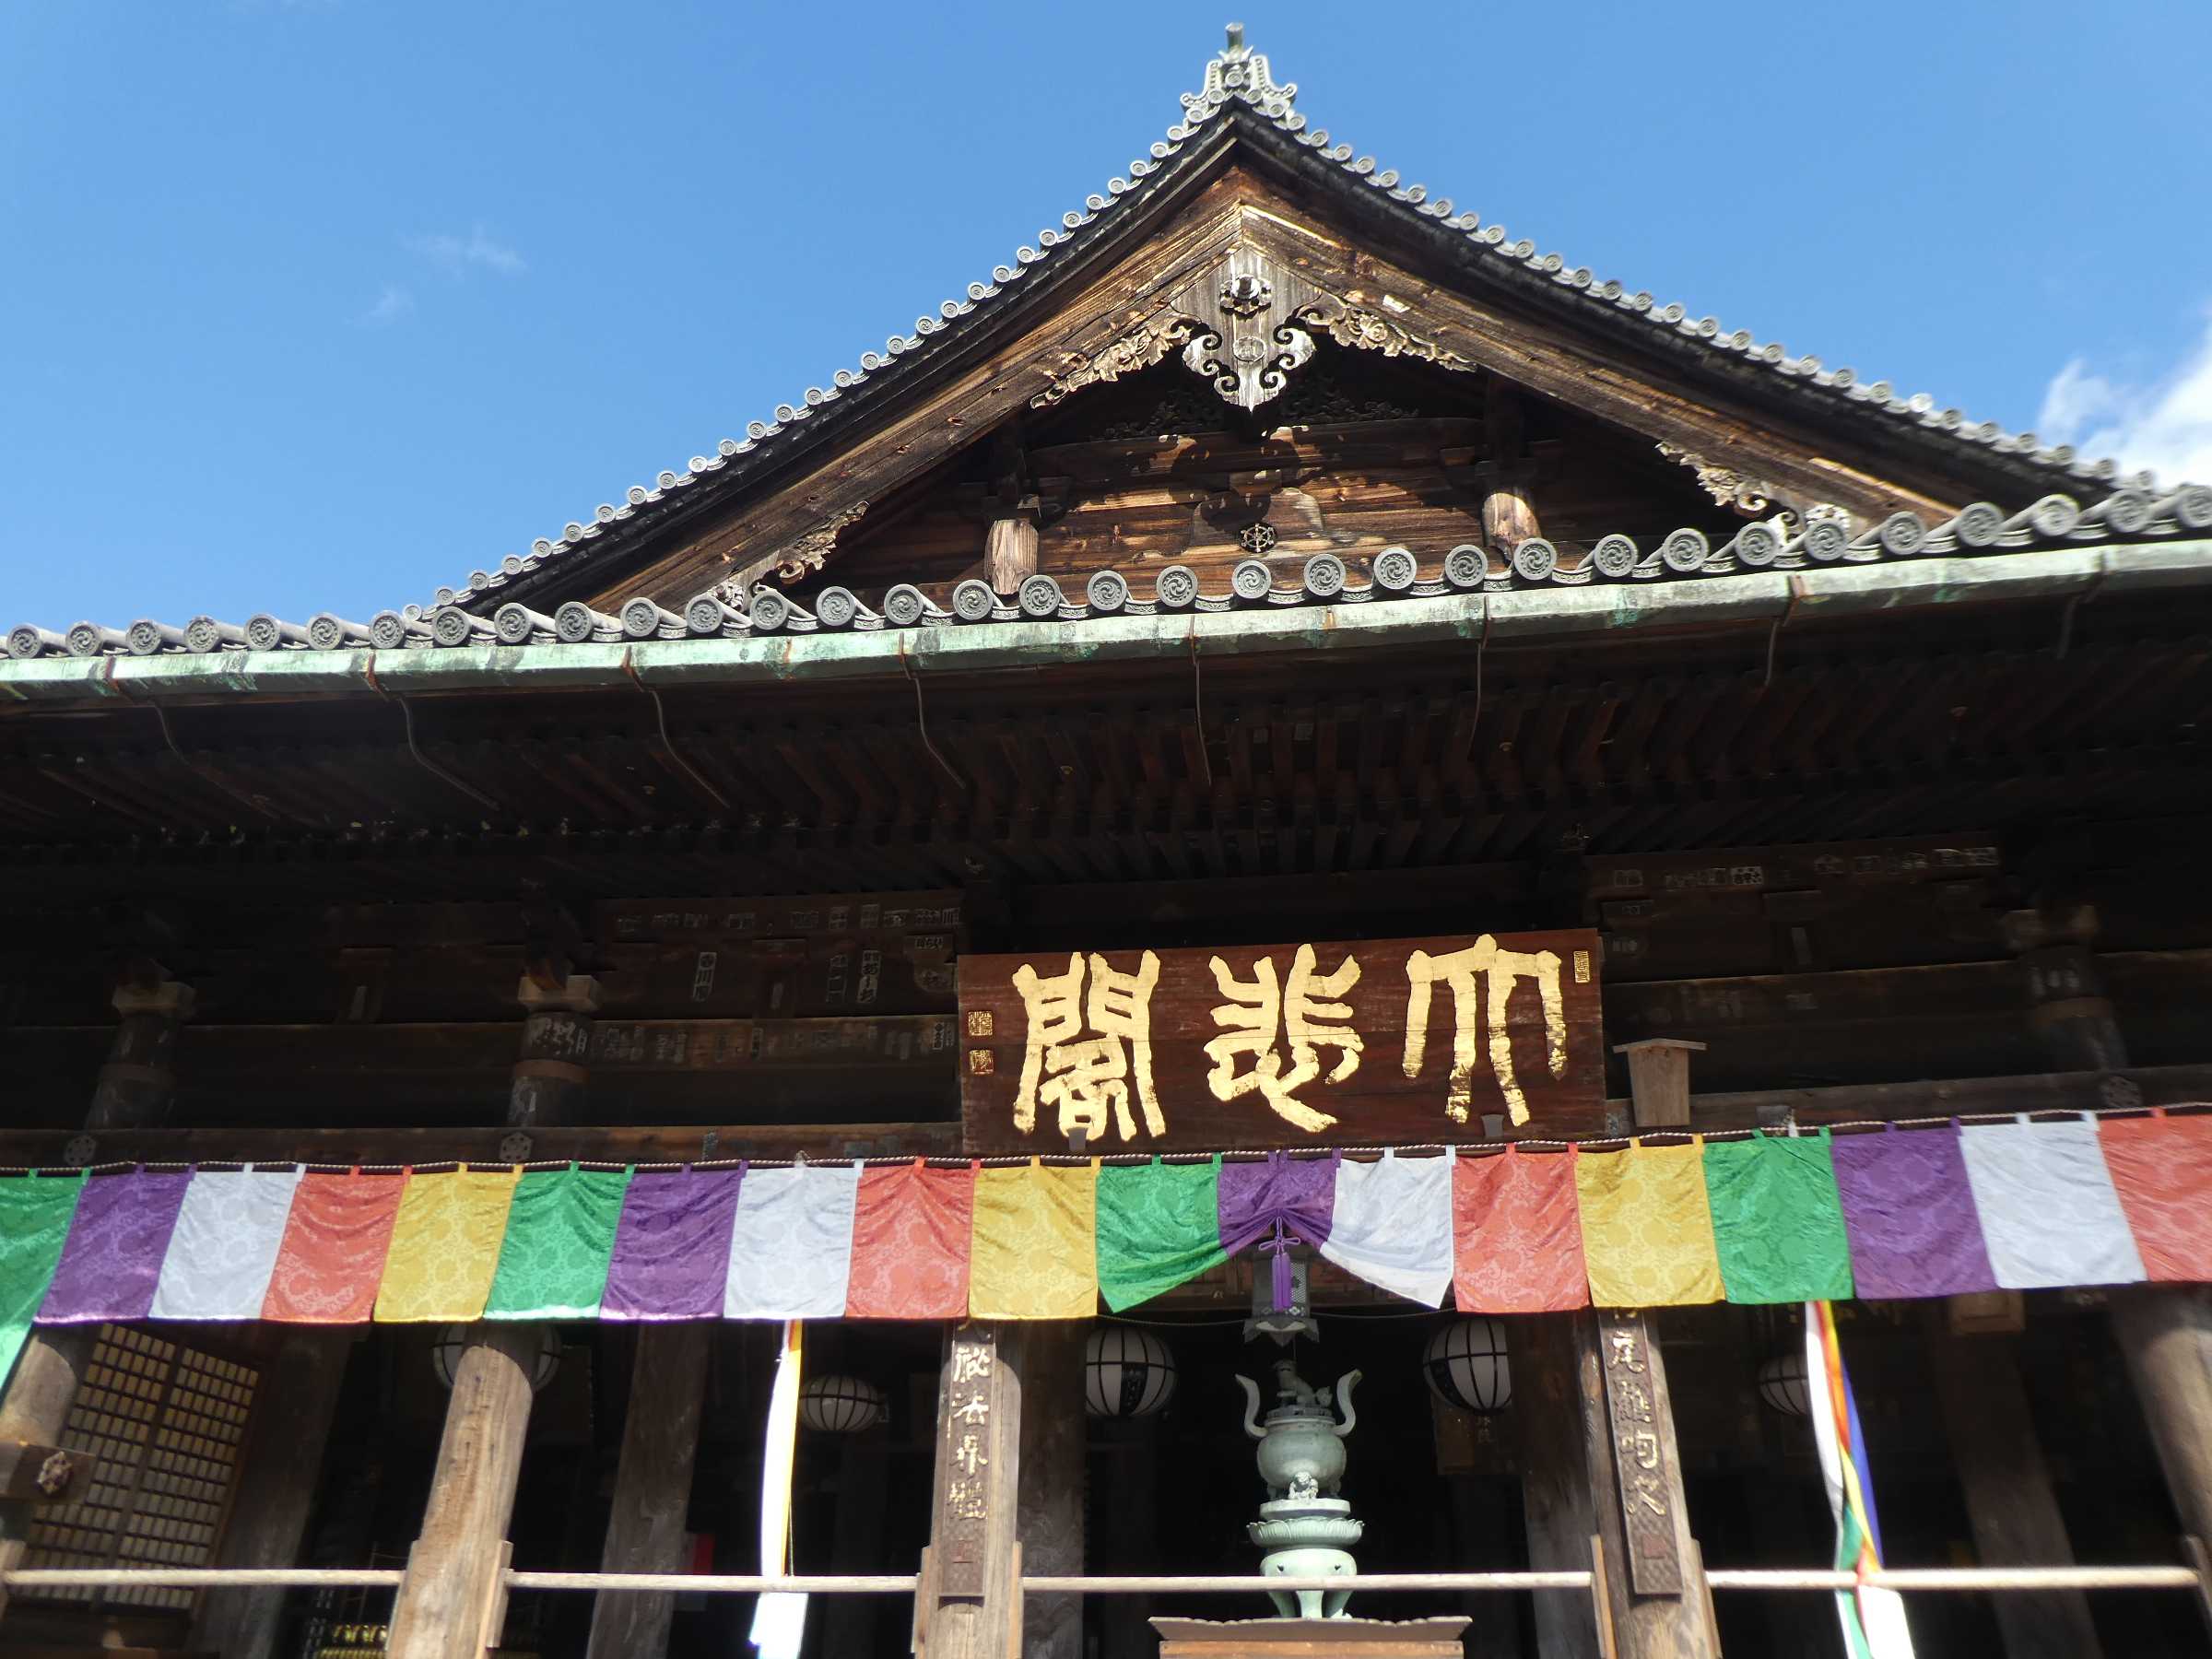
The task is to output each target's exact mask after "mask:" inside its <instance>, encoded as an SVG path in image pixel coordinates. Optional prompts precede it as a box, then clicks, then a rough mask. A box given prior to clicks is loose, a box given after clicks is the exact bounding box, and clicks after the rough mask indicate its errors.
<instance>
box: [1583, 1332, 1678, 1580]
mask: <svg viewBox="0 0 2212 1659" xmlns="http://www.w3.org/2000/svg"><path fill="white" fill-rule="evenodd" d="M1597 1356H1598V1368H1599V1371H1601V1373H1602V1374H1603V1376H1604V1378H1605V1385H1606V1420H1607V1421H1608V1422H1609V1423H1610V1424H1611V1425H1612V1429H1613V1467H1614V1474H1615V1477H1616V1478H1617V1479H1618V1483H1619V1487H1620V1520H1621V1532H1622V1542H1623V1543H1624V1544H1625V1546H1626V1547H1627V1550H1628V1557H1629V1586H1630V1589H1632V1590H1633V1591H1635V1593H1636V1594H1638V1595H1679V1594H1682V1551H1681V1547H1680V1545H1679V1542H1678V1539H1677V1529H1676V1524H1675V1521H1676V1517H1675V1512H1674V1498H1673V1494H1674V1493H1675V1492H1676V1491H1677V1489H1678V1487H1679V1483H1678V1482H1677V1480H1676V1479H1675V1478H1674V1476H1673V1472H1672V1471H1671V1470H1670V1469H1669V1468H1668V1467H1667V1458H1668V1456H1669V1454H1670V1453H1671V1451H1672V1448H1673V1445H1674V1438H1675V1437H1674V1432H1673V1427H1672V1425H1671V1424H1669V1423H1667V1422H1666V1421H1665V1417H1664V1414H1663V1413H1662V1411H1661V1409H1660V1402H1659V1395H1658V1390H1657V1388H1656V1386H1655V1385H1654V1383H1653V1375H1652V1370H1653V1361H1652V1354H1651V1334H1650V1332H1649V1331H1648V1330H1647V1329H1646V1328H1645V1326H1644V1323H1643V1319H1642V1316H1641V1315H1640V1314H1636V1313H1621V1312H1603V1311H1601V1312H1599V1313H1598V1315H1597Z"/></svg>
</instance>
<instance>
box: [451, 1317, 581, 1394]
mask: <svg viewBox="0 0 2212 1659" xmlns="http://www.w3.org/2000/svg"><path fill="white" fill-rule="evenodd" d="M468 1332H469V1327H468V1326H467V1325H457V1324H454V1325H447V1326H446V1327H445V1329H444V1330H442V1331H441V1332H439V1333H438V1340H437V1341H436V1342H434V1343H432V1344H431V1345H430V1369H431V1370H432V1371H436V1372H437V1373H438V1381H439V1382H441V1383H443V1384H444V1385H445V1386H446V1387H447V1388H451V1387H453V1368H454V1367H455V1366H457V1365H459V1364H460V1363H461V1350H462V1349H463V1348H465V1347H467V1346H468ZM559 1369H560V1333H559V1331H556V1330H555V1329H554V1328H553V1327H552V1326H551V1325H541V1326H539V1327H538V1335H537V1353H536V1355H535V1357H534V1358H533V1359H532V1360H531V1364H530V1392H531V1393H532V1394H539V1393H542V1392H543V1391H544V1389H545V1386H546V1384H547V1383H548V1382H552V1381H553V1373H554V1372H555V1371H559Z"/></svg>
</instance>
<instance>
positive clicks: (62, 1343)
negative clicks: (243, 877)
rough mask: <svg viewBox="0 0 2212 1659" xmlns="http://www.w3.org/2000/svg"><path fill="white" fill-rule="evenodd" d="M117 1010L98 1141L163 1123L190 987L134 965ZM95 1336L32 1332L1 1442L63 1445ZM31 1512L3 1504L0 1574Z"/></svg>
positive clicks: (16, 1557) (23, 1540) (2, 1402)
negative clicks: (122, 1131)
mask: <svg viewBox="0 0 2212 1659" xmlns="http://www.w3.org/2000/svg"><path fill="white" fill-rule="evenodd" d="M114 1006H115V1012H116V1013H117V1014H118V1015H119V1016H120V1017H121V1023H120V1024H119V1025H118V1026H117V1027H116V1030H115V1036H114V1039H113V1040H112V1041H111V1042H110V1044H109V1045H108V1059H107V1064H106V1065H102V1066H101V1067H100V1077H99V1081H98V1082H97V1083H95V1084H94V1085H93V1089H92V1102H91V1105H90V1106H89V1107H88V1109H87V1111H86V1113H85V1129H86V1132H87V1133H88V1134H91V1135H98V1134H100V1132H101V1131H102V1130H108V1129H143V1128H149V1127H151V1126H153V1125H155V1124H159V1123H160V1122H161V1120H162V1119H163V1118H165V1117H166V1116H168V1114H169V1105H170V1101H171V1099H172V1098H173V1097H174V1095H175V1093H176V1072H175V1060H176V1048H177V1032H178V1031H179V1030H180V1029H182V1026H183V1024H184V1021H185V1020H186V1019H188V1018H191V1015H192V1006H193V993H192V987H191V986H190V985H187V984H183V983H181V982H178V981H176V980H172V979H171V978H169V977H168V975H167V974H166V973H165V972H164V971H162V970H161V969H160V968H159V967H158V966H156V965H154V964H152V963H144V962H142V963H135V964H134V965H133V966H132V968H131V970H130V971H128V972H127V973H126V975H125V976H124V981H123V982H122V983H121V984H120V985H119V986H118V987H117V988H116V991H115V996H114ZM99 1335H100V1333H99V1327H97V1326H95V1325H57V1326H52V1327H47V1328H42V1329H38V1330H34V1331H32V1332H31V1334H30V1336H29V1340H28V1341H26V1342H25V1343H24V1345H23V1352H22V1355H21V1356H20V1358H18V1359H17V1361H16V1370H15V1374H14V1375H13V1376H12V1377H11V1378H9V1379H8V1382H7V1392H6V1395H5V1396H0V1440H5V1441H28V1442H29V1443H31V1444H34V1445H45V1446H51V1445H57V1444H59V1443H60V1441H61V1438H62V1430H64V1429H65V1428H66V1427H67V1426H68V1422H69V1407H70V1406H71V1404H72V1403H73V1402H74V1401H75V1400H76V1385H77V1380H78V1379H79V1378H80V1377H82V1376H83V1375H84V1371H85V1368H86V1367H87V1366H88V1365H89V1364H90V1363H91V1361H92V1345H93V1344H94V1342H96V1341H97V1340H98V1338H99ZM34 1512H35V1506H34V1505H32V1504H29V1503H16V1502H0V1572H5V1571H9V1570H11V1569H14V1568H17V1567H20V1566H21V1565H22V1564H23V1553H24V1551H25V1549H26V1548H28V1547H29V1541H30V1525H31V1521H32V1518H33V1514H34ZM6 1612H7V1591H6V1588H4V1587H0V1617H5V1616H6Z"/></svg>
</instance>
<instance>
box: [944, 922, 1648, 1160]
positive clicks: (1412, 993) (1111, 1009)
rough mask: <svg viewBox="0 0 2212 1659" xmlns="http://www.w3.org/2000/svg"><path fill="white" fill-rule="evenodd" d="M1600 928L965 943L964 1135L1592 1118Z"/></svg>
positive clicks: (1237, 1136)
mask: <svg viewBox="0 0 2212 1659" xmlns="http://www.w3.org/2000/svg"><path fill="white" fill-rule="evenodd" d="M1595 943H1596V939H1595V935H1594V934H1592V933H1590V932H1588V931H1586V930H1560V931H1558V932H1551V933H1538V934H1487V933H1486V934H1458V935H1449V936H1445V937H1430V938H1418V939H1359V940H1356V941H1347V942H1344V943H1339V944H1332V943H1330V942H1328V941H1326V940H1309V941H1307V942H1304V943H1300V942H1299V941H1297V940H1295V939H1293V940H1288V941H1284V942H1282V943H1278V944H1259V943H1255V944H1252V945H1248V946H1247V945H1240V946H1237V947H1231V948H1211V947H1189V946H1181V947H1163V948H1156V949H1140V948H1135V947H1131V948H1127V949H1113V950H1107V951H1100V950H1092V949H1084V950H1079V951H1064V952H1054V953H1051V954H1045V955H1041V956H1040V955H1034V954H1030V955H1007V956H983V957H969V958H965V959H962V961H961V963H960V967H959V976H960V986H959V994H960V1012H959V1021H958V1023H957V1024H956V1025H955V1026H954V1027H953V1030H954V1031H955V1032H956V1033H957V1037H958V1042H959V1047H960V1048H961V1050H962V1051H963V1052H964V1055H965V1058H963V1059H961V1060H960V1061H959V1063H958V1064H959V1072H960V1097H961V1113H962V1118H963V1122H964V1124H965V1135H966V1141H967V1145H968V1147H969V1148H970V1149H971V1150H974V1151H992V1152H1011V1151H1015V1150H1018V1149H1028V1147H1027V1146H1025V1143H1028V1144H1029V1145H1030V1146H1033V1144H1034V1142H1035V1141H1036V1140H1039V1139H1048V1140H1049V1139H1066V1140H1079V1141H1083V1142H1088V1143H1089V1144H1090V1145H1092V1146H1094V1147H1097V1146H1100V1144H1101V1143H1106V1144H1110V1145H1111V1144H1118V1145H1119V1146H1121V1147H1124V1148H1128V1147H1134V1146H1143V1145H1145V1144H1146V1143H1150V1147H1149V1149H1151V1150H1159V1151H1167V1150H1188V1149H1193V1148H1196V1147H1207V1146H1211V1147H1270V1146H1275V1147H1279V1146H1284V1145H1295V1144H1298V1143H1300V1142H1305V1141H1319V1140H1322V1139H1324V1137H1327V1136H1332V1135H1339V1136H1340V1135H1347V1134H1356V1135H1359V1137H1360V1138H1361V1139H1362V1140H1365V1141H1376V1142H1381V1141H1383V1140H1391V1139H1395V1140H1398V1141H1407V1140H1418V1139H1423V1138H1438V1137H1441V1138H1442V1139H1445V1140H1454V1139H1458V1140H1464V1139H1468V1138H1472V1137H1473V1136H1475V1135H1479V1134H1483V1133H1494V1132H1496V1130H1497V1128H1498V1127H1499V1126H1500V1123H1501V1120H1502V1121H1503V1122H1504V1123H1505V1124H1510V1126H1511V1128H1510V1130H1509V1132H1525V1126H1527V1125H1529V1124H1532V1122H1533V1121H1535V1119H1538V1118H1541V1119H1544V1120H1545V1121H1546V1122H1547V1123H1548V1124H1553V1125H1554V1126H1556V1127H1557V1128H1559V1129H1560V1130H1573V1131H1576V1132H1587V1133H1595V1132H1597V1131H1598V1130H1599V1129H1600V1128H1601V1127H1602V1126H1603V1124H1604V1122H1605V1117H1604V1109H1605V1108H1604V1103H1605V1073H1604V1061H1603V1055H1602V1048H1601V1044H1600V1042H1599V1041H1598V1037H1599V1030H1598V1020H1599V994H1598V990H1597V980H1598V967H1599V964H1598V961H1597V959H1596V957H1597V953H1596V950H1595ZM1492 1114H1495V1115H1492ZM1485 1124H1487V1125H1488V1128H1487V1129H1486V1128H1484V1127H1480V1125H1485Z"/></svg>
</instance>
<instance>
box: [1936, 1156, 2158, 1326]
mask: <svg viewBox="0 0 2212 1659" xmlns="http://www.w3.org/2000/svg"><path fill="white" fill-rule="evenodd" d="M1959 1146H1960V1147H1961V1148H1962V1149H1963V1150H1964V1153H1965V1156H1966V1179H1967V1182H1968V1184H1969V1185H1971V1187H1972V1188H1973V1190H1974V1207H1975V1208H1976V1209H1978V1210H1980V1211H1981V1212H1982V1236H1983V1239H1984V1240H1986V1241H1988V1244H1989V1265H1990V1269H1991V1271H1992V1272H1994V1274H1995V1275H1996V1277H1997V1283H1998V1284H2000V1285H2002V1286H2004V1287H2005V1288H2006V1289H2007V1290H2037V1289H2043V1288H2049V1287H2052V1286H2059V1285H2126V1284H2134V1283H2136V1281H2137V1280H2139V1279H2141V1278H2142V1277H2143V1257H2142V1255H2141V1253H2139V1252H2138V1251H2137V1250H2136V1236H2135V1234H2134V1233H2133V1232H2132V1231H2130V1230H2129V1229H2128V1225H2127V1216H2126V1213H2125V1212H2124V1210H2122V1209H2121V1207H2120V1195H2119V1194H2117V1193H2115V1192H2114V1191H2113V1190H2112V1171H2110V1170H2109V1169H2107V1168H2106V1167H2105V1162H2104V1148H2103V1147H2102V1146H2101V1145H2100V1143H2099V1141H2098V1138H2097V1125H2096V1124H2093V1123H2090V1122H2088V1120H2087V1119H2077V1120H2075V1121H2073V1122H2070V1123H2052V1124H2035V1123H2030V1122H2029V1121H2028V1119H2027V1118H2025V1117H2022V1118H2020V1119H2018V1121H2016V1122H2014V1123H2010V1124H1967V1125H1966V1127H1965V1128H1964V1129H1963V1130H1962V1131H1961V1132H1960V1134H1959Z"/></svg>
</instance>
